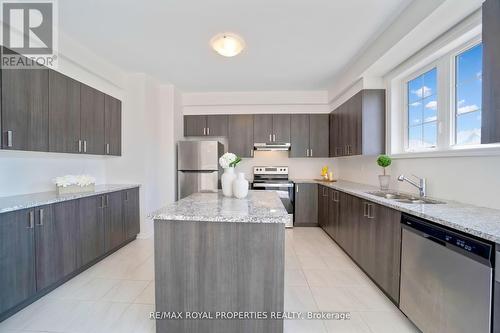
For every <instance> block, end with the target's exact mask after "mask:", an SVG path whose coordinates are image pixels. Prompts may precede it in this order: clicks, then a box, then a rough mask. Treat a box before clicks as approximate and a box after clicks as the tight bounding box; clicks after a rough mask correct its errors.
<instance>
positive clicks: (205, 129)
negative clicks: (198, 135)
mask: <svg viewBox="0 0 500 333" xmlns="http://www.w3.org/2000/svg"><path fill="white" fill-rule="evenodd" d="M203 135H207V128H206V127H203Z"/></svg>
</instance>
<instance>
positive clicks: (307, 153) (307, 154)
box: [306, 148, 309, 157]
mask: <svg viewBox="0 0 500 333" xmlns="http://www.w3.org/2000/svg"><path fill="white" fill-rule="evenodd" d="M306 156H307V157H309V148H308V149H306Z"/></svg>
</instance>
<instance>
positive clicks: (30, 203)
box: [0, 184, 141, 214]
mask: <svg viewBox="0 0 500 333" xmlns="http://www.w3.org/2000/svg"><path fill="white" fill-rule="evenodd" d="M107 186H114V187H115V188H103V189H99V187H107ZM140 187H141V185H140V184H123V185H122V184H102V185H96V190H95V191H94V192H85V193H71V194H66V195H64V196H58V195H57V193H56V192H55V191H49V192H38V193H29V194H21V195H16V196H12V197H0V201H1V200H2V199H6V200H8V199H11V200H15V199H14V198H16V197H19V199H20V200H26V202H25V203H19V204H17V205H14V206H11V207H6V208H0V214H4V213H10V212H15V211H19V210H23V209H30V208H34V207H40V206H45V205H51V204H56V203H60V202H65V201H71V200H78V199H82V198H88V197H93V196H97V195H101V194H106V193H112V192H118V191H124V190H129V189H133V188H140ZM43 195H47V196H51V195H52V196H53V197H51V198H47V199H42V200H36V196H43ZM30 196H32V197H33V199H29V197H30ZM23 197H25V198H23ZM31 200H32V201H31Z"/></svg>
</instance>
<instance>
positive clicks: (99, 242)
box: [78, 195, 105, 267]
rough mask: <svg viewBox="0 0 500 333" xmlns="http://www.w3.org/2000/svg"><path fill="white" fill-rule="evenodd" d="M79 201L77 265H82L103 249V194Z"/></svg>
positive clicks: (95, 256)
mask: <svg viewBox="0 0 500 333" xmlns="http://www.w3.org/2000/svg"><path fill="white" fill-rule="evenodd" d="M78 201H79V207H78V212H79V219H78V222H79V236H80V241H79V251H78V266H79V267H82V266H84V265H86V264H88V263H90V262H91V261H93V260H95V259H97V258H99V257H100V256H102V255H103V254H104V253H105V250H104V221H103V218H104V216H103V205H104V196H102V195H100V196H93V197H87V198H82V199H80V200H78Z"/></svg>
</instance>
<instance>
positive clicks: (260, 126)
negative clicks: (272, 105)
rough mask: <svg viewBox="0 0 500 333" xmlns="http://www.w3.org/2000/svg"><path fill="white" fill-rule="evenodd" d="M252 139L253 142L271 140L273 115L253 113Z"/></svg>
mask: <svg viewBox="0 0 500 333" xmlns="http://www.w3.org/2000/svg"><path fill="white" fill-rule="evenodd" d="M253 139H254V140H255V142H259V143H265V142H273V115H272V114H254V116H253Z"/></svg>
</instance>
